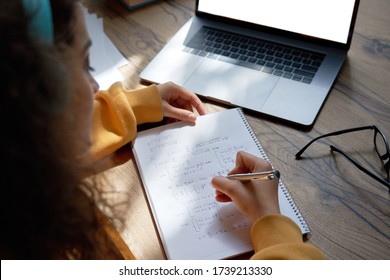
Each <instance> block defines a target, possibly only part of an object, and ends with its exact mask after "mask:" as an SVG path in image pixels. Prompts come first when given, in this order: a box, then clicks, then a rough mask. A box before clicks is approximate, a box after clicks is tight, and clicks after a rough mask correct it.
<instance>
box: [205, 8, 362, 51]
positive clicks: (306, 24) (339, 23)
mask: <svg viewBox="0 0 390 280" xmlns="http://www.w3.org/2000/svg"><path fill="white" fill-rule="evenodd" d="M354 3H355V0H199V5H198V10H199V11H202V12H207V13H210V14H215V15H218V16H224V17H229V18H233V19H237V20H243V21H246V22H251V23H255V24H260V25H264V26H269V27H273V28H278V29H282V30H286V31H292V32H295V33H300V34H304V35H308V36H313V37H317V38H321V39H325V40H330V41H334V42H339V43H344V44H345V43H346V42H347V40H348V32H349V28H350V24H351V18H352V13H353V7H354Z"/></svg>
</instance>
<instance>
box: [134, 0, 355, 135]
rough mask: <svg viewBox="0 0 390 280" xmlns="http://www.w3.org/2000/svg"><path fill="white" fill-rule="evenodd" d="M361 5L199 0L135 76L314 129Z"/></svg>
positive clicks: (319, 0) (335, 0) (348, 0)
mask: <svg viewBox="0 0 390 280" xmlns="http://www.w3.org/2000/svg"><path fill="white" fill-rule="evenodd" d="M358 6H359V0H343V1H339V0H229V1H226V0H197V1H196V6H195V15H194V17H192V18H191V19H190V20H189V21H188V22H187V23H186V24H185V25H184V26H183V27H182V28H181V29H180V30H179V31H178V32H177V33H176V34H175V35H174V36H173V37H172V38H171V39H170V41H169V42H168V43H167V44H166V45H165V46H164V48H163V49H162V50H161V51H160V52H159V53H158V54H157V55H156V56H155V57H154V58H153V60H152V61H151V62H150V63H149V64H148V65H147V66H146V68H145V69H144V70H143V71H142V72H141V73H140V78H141V81H142V82H143V83H145V82H146V83H164V82H167V81H172V82H174V83H176V84H178V85H181V86H183V87H185V88H187V89H189V90H190V91H193V92H195V93H196V94H198V95H199V96H200V97H204V98H207V99H209V100H212V101H216V102H219V103H223V104H227V105H229V106H233V107H241V108H243V109H245V110H249V111H253V112H257V113H260V114H261V115H262V116H268V117H272V118H275V119H276V120H282V121H285V122H287V123H288V124H294V125H298V126H301V127H304V128H311V127H313V125H314V123H315V120H316V118H317V116H318V114H319V112H320V110H321V108H322V106H323V104H324V103H325V100H326V98H327V96H328V94H329V92H330V89H331V87H332V85H333V83H334V81H335V79H336V77H337V75H338V73H339V71H340V69H341V67H342V65H343V62H344V60H345V58H346V56H347V52H348V50H349V48H350V44H351V40H352V34H353V30H354V25H355V20H356V16H357V11H358Z"/></svg>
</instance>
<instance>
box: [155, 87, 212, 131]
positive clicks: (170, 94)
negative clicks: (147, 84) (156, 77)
mask: <svg viewBox="0 0 390 280" xmlns="http://www.w3.org/2000/svg"><path fill="white" fill-rule="evenodd" d="M157 88H158V90H159V92H160V95H161V99H162V106H163V112H164V116H165V117H169V118H173V119H177V120H180V121H186V122H192V123H193V122H195V121H196V114H195V113H194V111H193V108H195V110H196V111H197V112H198V114H199V115H204V114H206V109H205V107H204V105H203V103H202V101H200V99H199V98H198V97H197V96H196V94H194V93H192V92H190V91H188V90H186V89H185V88H183V87H180V86H178V85H176V84H174V83H172V82H168V83H164V84H160V85H157Z"/></svg>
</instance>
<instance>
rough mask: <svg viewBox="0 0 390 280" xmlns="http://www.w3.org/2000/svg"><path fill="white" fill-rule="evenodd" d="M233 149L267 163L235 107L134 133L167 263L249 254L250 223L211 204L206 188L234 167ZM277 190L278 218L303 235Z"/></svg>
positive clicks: (290, 204)
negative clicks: (285, 218) (192, 121)
mask: <svg viewBox="0 0 390 280" xmlns="http://www.w3.org/2000/svg"><path fill="white" fill-rule="evenodd" d="M238 151H246V152H248V153H251V154H254V155H257V156H259V157H262V158H265V159H267V160H268V161H269V158H268V157H267V155H266V153H265V151H264V150H263V148H262V146H261V144H260V142H259V141H258V139H257V138H256V136H255V134H254V133H253V131H252V129H251V127H250V125H249V123H248V122H247V120H246V118H245V116H244V114H243V112H242V111H241V109H239V108H235V109H229V110H224V111H220V112H216V113H210V114H208V115H204V116H201V117H198V119H197V122H196V124H195V125H189V124H188V123H183V122H176V123H171V124H168V125H164V126H160V127H157V128H152V129H149V130H145V131H142V132H139V133H138V135H137V137H136V139H135V140H134V141H133V152H134V155H135V159H136V163H137V166H138V169H139V172H140V175H141V179H142V182H143V185H144V188H145V193H146V195H147V198H148V201H149V205H150V208H151V210H152V213H153V217H154V220H155V223H156V227H157V229H158V232H159V235H160V239H161V243H162V245H163V247H164V250H165V254H166V257H167V259H184V260H189V259H198V260H200V259H227V258H231V257H234V256H236V255H239V254H243V253H246V252H250V251H252V250H253V248H252V244H251V238H250V229H251V222H250V220H248V219H247V218H246V217H245V216H243V215H241V214H240V213H239V212H238V211H237V210H236V208H235V207H234V205H233V204H232V203H219V202H216V201H215V190H214V188H213V187H212V186H211V184H210V181H211V178H212V177H214V176H217V175H226V174H227V173H228V171H230V170H231V169H232V168H233V167H234V166H235V158H236V153H237V152H238ZM271 164H272V163H271ZM279 188H280V191H279V203H280V208H281V212H282V214H284V215H286V216H289V217H290V218H291V219H292V220H294V221H295V222H296V223H297V224H298V225H299V227H300V228H301V230H302V234H303V235H306V234H307V233H309V228H308V226H307V224H306V222H305V220H304V218H303V217H302V215H301V213H300V211H299V210H298V208H297V206H296V205H295V203H294V200H293V198H292V197H291V196H290V194H289V192H288V190H287V188H286V186H285V185H284V184H283V182H282V181H280V183H279Z"/></svg>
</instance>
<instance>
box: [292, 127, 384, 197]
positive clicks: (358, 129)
mask: <svg viewBox="0 0 390 280" xmlns="http://www.w3.org/2000/svg"><path fill="white" fill-rule="evenodd" d="M367 129H370V130H374V132H375V134H374V145H375V151H376V153H377V154H378V156H379V158H380V159H381V160H382V162H383V167H384V169H385V171H386V173H387V180H385V179H382V178H380V177H378V176H377V175H375V174H374V173H372V172H371V171H369V170H367V169H366V168H364V167H363V166H362V165H361V164H360V163H358V162H357V161H356V160H354V159H352V158H351V157H349V156H348V155H347V154H346V153H345V152H343V151H342V150H340V149H339V148H336V147H335V146H333V145H330V149H331V151H332V152H338V153H340V154H342V155H343V156H344V157H346V158H347V159H348V160H349V161H350V162H351V163H352V164H353V165H355V166H356V167H357V168H358V169H359V170H361V171H363V172H364V173H366V174H367V175H368V176H370V177H371V178H373V179H375V180H376V181H378V182H380V183H382V184H383V185H385V186H386V187H388V188H389V192H390V181H389V170H390V149H389V142H387V139H386V137H385V135H384V134H383V133H382V131H380V130H379V129H378V128H377V127H376V126H375V125H370V126H361V127H355V128H349V129H344V130H339V131H335V132H331V133H327V134H324V135H321V136H318V137H316V138H314V139H312V140H311V141H310V142H309V143H307V144H306V145H305V146H304V147H303V148H302V149H301V150H299V152H298V153H296V154H295V159H300V158H301V155H302V153H303V152H304V151H305V150H306V149H307V148H308V147H309V146H310V145H311V144H313V143H314V142H315V141H317V140H319V139H321V138H324V137H328V136H336V135H340V134H345V133H350V132H355V131H361V130H367ZM378 135H379V136H378ZM377 137H382V138H381V139H382V140H383V143H384V147H385V149H386V151H385V152H384V153H383V154H381V152H380V150H379V148H378V144H377V143H378V138H377ZM386 160H387V161H386Z"/></svg>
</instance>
